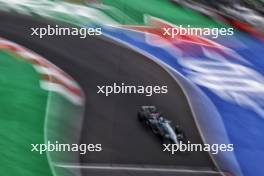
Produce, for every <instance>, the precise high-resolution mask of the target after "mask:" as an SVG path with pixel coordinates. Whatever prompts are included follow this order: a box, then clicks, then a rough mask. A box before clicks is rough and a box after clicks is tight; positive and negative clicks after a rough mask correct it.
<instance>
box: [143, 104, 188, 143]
mask: <svg viewBox="0 0 264 176" xmlns="http://www.w3.org/2000/svg"><path fill="white" fill-rule="evenodd" d="M138 119H139V121H140V122H142V123H143V124H144V125H145V126H147V127H149V128H150V129H151V130H152V132H153V133H154V134H155V135H157V136H159V137H161V138H162V139H163V140H169V141H170V142H171V143H173V144H178V143H179V142H180V141H182V142H183V140H184V134H183V132H182V130H181V129H180V127H179V126H175V128H174V129H173V127H172V126H171V121H169V120H168V119H166V118H165V117H163V116H162V115H161V113H159V112H158V110H157V108H156V107H155V106H141V108H140V110H139V111H138Z"/></svg>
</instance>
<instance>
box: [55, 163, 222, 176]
mask: <svg viewBox="0 0 264 176" xmlns="http://www.w3.org/2000/svg"><path fill="white" fill-rule="evenodd" d="M55 166H56V167H61V168H71V169H91V170H116V171H141V172H185V173H204V174H218V175H219V174H221V172H217V171H211V170H193V169H176V168H157V167H132V166H131V167H129V166H104V165H101V166H99V165H96V166H95V165H74V164H59V163H57V164H55Z"/></svg>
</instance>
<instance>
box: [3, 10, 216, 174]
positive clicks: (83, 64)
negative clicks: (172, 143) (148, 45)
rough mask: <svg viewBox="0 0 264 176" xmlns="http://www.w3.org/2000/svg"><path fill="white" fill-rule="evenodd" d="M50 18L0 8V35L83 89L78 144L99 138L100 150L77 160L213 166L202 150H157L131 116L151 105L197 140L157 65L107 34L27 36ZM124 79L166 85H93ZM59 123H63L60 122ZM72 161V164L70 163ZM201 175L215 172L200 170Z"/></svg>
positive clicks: (183, 105)
mask: <svg viewBox="0 0 264 176" xmlns="http://www.w3.org/2000/svg"><path fill="white" fill-rule="evenodd" d="M47 24H52V23H51V22H48V21H45V20H44V19H41V18H39V19H33V18H31V17H26V16H22V15H15V14H7V13H2V12H1V13H0V36H1V37H5V38H7V39H9V40H11V41H14V42H16V43H18V44H21V45H23V46H25V47H27V48H29V49H31V50H33V51H35V52H36V53H38V54H40V55H42V56H44V57H45V58H47V59H49V60H50V61H51V62H53V63H54V64H55V65H57V66H59V67H60V68H62V69H63V70H64V71H66V72H67V73H69V74H70V75H71V76H72V77H73V78H74V79H75V80H76V81H77V82H78V83H79V84H80V85H81V87H82V88H83V90H84V92H85V96H86V104H85V114H84V122H83V127H82V134H81V141H80V143H86V144H89V143H93V144H95V143H100V144H102V146H103V151H102V152H97V153H96V152H94V153H89V154H87V155H80V163H77V165H78V164H82V165H87V166H89V165H91V164H97V165H108V164H110V165H117V166H120V165H125V166H137V167H142V166H150V167H155V168H166V167H170V168H184V169H193V170H199V169H205V170H214V168H215V166H214V164H213V162H212V160H211V159H210V157H209V154H208V153H206V152H188V153H177V154H175V155H174V156H172V155H170V154H168V153H166V152H162V145H161V142H160V141H159V139H157V138H156V137H155V136H154V135H153V134H152V133H151V132H150V131H149V130H148V129H146V128H144V127H143V126H142V125H141V124H140V123H139V122H138V120H137V116H136V114H137V110H138V109H139V107H140V106H141V105H156V106H157V107H158V108H159V109H160V111H161V112H162V113H163V114H164V116H166V117H167V118H169V119H170V120H172V121H173V123H174V124H180V125H181V127H182V128H183V129H184V131H185V133H186V136H187V139H188V140H190V141H191V142H192V143H202V140H201V137H200V135H199V133H198V130H197V127H196V125H195V123H194V120H193V117H192V113H191V111H190V107H189V105H188V103H187V100H186V98H185V96H184V94H183V92H182V90H181V89H180V87H179V86H178V85H177V83H176V82H175V81H174V79H173V78H171V77H170V75H169V74H168V73H167V72H166V71H165V70H164V69H163V68H161V67H160V66H159V65H157V64H156V63H154V62H153V61H151V60H150V59H148V58H146V57H145V56H143V55H141V54H139V53H136V52H134V51H132V50H130V49H128V48H126V47H124V46H122V45H119V44H117V43H115V42H113V41H111V40H109V39H107V38H104V37H103V36H101V37H87V38H86V39H79V38H78V37H76V36H75V37H69V36H67V37H65V36H64V37H60V36H56V37H55V36H53V37H44V38H43V39H39V38H38V37H36V36H35V37H32V36H31V35H30V34H31V30H30V28H31V27H34V28H35V27H46V26H47ZM114 82H116V83H119V84H120V83H122V82H123V83H126V84H128V85H145V86H147V85H167V86H168V90H169V92H168V93H167V94H165V95H164V94H163V95H153V96H151V97H146V96H144V95H111V96H109V97H106V96H104V95H101V94H97V93H96V92H97V85H112V84H113V83H114ZM62 125H63V124H62ZM75 164H76V163H75ZM82 173H83V175H84V176H86V175H92V176H93V175H94V176H100V175H102V176H104V175H115V176H119V175H120V176H121V175H130V176H133V175H136V176H141V175H144V176H148V175H152V176H155V175H159V176H160V175H164V176H165V175H166V176H167V175H174V176H177V175H181V176H185V175H186V176H187V175H200V174H198V173H196V174H195V173H185V172H177V173H176V172H174V173H171V172H164V171H163V172H142V171H129V170H126V171H122V170H118V169H117V170H101V169H82ZM201 175H203V176H207V175H215V174H206V173H202V174H201Z"/></svg>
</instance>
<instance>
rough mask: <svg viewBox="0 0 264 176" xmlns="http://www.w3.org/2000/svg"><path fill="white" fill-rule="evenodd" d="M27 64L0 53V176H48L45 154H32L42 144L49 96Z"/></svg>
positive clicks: (14, 57)
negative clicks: (35, 145) (34, 146)
mask: <svg viewBox="0 0 264 176" xmlns="http://www.w3.org/2000/svg"><path fill="white" fill-rule="evenodd" d="M39 80H40V77H39V75H38V73H37V72H36V71H35V70H34V68H33V66H32V65H31V64H30V63H27V62H26V61H24V60H23V59H21V58H19V57H17V56H15V55H13V54H11V53H9V52H7V51H4V50H0V97H1V98H0V139H1V140H0V170H1V173H0V175H5V176H36V175H38V176H50V175H52V174H51V171H50V168H49V165H48V161H47V157H46V154H43V155H40V154H38V153H36V152H31V144H40V143H44V120H45V113H46V103H47V96H48V92H46V91H44V90H42V89H41V88H40V84H39Z"/></svg>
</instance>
